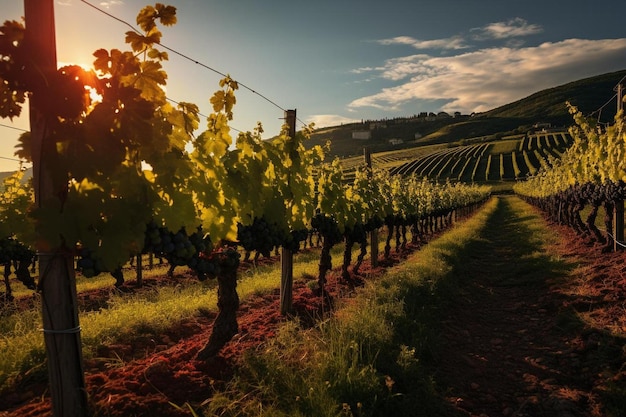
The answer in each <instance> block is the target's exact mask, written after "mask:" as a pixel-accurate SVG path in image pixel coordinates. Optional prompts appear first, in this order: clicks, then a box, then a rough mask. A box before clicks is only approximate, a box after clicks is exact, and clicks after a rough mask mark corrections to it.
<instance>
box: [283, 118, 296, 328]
mask: <svg viewBox="0 0 626 417" xmlns="http://www.w3.org/2000/svg"><path fill="white" fill-rule="evenodd" d="M285 120H286V123H287V126H289V138H290V140H293V139H294V138H295V136H296V111H295V110H286V111H285ZM290 157H291V156H290ZM292 310H293V252H292V251H291V249H288V248H285V247H284V246H283V247H282V248H281V274H280V314H282V315H283V316H285V315H287V314H290V313H291V312H292Z"/></svg>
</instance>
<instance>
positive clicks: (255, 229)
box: [237, 217, 286, 257]
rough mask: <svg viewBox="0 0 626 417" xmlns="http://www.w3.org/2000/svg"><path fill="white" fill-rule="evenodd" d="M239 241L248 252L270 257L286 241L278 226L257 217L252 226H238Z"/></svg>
mask: <svg viewBox="0 0 626 417" xmlns="http://www.w3.org/2000/svg"><path fill="white" fill-rule="evenodd" d="M237 240H238V242H239V244H240V245H241V246H242V247H243V248H244V250H245V251H246V252H251V251H257V252H259V253H260V254H261V255H263V256H265V257H269V256H270V255H271V253H272V250H274V248H276V247H278V246H281V245H282V243H283V241H284V240H286V239H285V238H284V234H283V231H282V230H281V229H280V228H279V227H278V224H276V223H269V222H268V221H267V220H265V219H264V218H258V217H255V218H254V220H253V221H252V224H250V225H243V224H241V223H239V224H238V225H237Z"/></svg>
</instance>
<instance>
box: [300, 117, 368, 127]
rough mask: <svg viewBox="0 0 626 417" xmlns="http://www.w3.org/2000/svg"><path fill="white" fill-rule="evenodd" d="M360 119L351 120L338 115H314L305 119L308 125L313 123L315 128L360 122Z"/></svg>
mask: <svg viewBox="0 0 626 417" xmlns="http://www.w3.org/2000/svg"><path fill="white" fill-rule="evenodd" d="M360 121H361V119H358V120H357V119H352V118H349V117H344V116H340V115H338V114H315V115H313V116H310V117H308V118H307V122H308V123H315V127H316V128H317V127H325V126H338V125H340V124H344V123H345V124H347V123H355V122H360Z"/></svg>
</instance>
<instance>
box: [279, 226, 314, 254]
mask: <svg viewBox="0 0 626 417" xmlns="http://www.w3.org/2000/svg"><path fill="white" fill-rule="evenodd" d="M308 237H309V231H308V230H307V229H299V230H292V231H291V232H290V233H289V234H288V235H287V239H286V240H285V241H284V242H283V247H285V249H288V250H290V251H291V252H293V253H296V252H298V251H299V250H300V243H302V242H306V240H307V238H308Z"/></svg>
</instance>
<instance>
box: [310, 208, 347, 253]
mask: <svg viewBox="0 0 626 417" xmlns="http://www.w3.org/2000/svg"><path fill="white" fill-rule="evenodd" d="M311 227H312V228H313V230H315V231H317V232H318V233H319V234H320V235H322V236H323V237H324V240H326V241H327V242H328V243H329V244H331V245H334V244H335V243H338V242H340V241H341V239H342V236H341V232H340V231H339V225H338V224H337V220H335V218H334V217H332V216H327V215H325V214H323V213H318V214H316V215H315V216H313V218H312V219H311Z"/></svg>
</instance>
